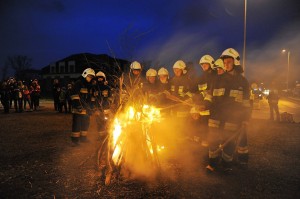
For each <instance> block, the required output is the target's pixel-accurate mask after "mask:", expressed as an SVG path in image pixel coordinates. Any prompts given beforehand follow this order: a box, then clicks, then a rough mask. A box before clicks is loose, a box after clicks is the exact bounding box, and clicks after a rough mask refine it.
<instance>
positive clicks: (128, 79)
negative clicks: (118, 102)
mask: <svg viewBox="0 0 300 199" xmlns="http://www.w3.org/2000/svg"><path fill="white" fill-rule="evenodd" d="M144 83H145V79H144V78H143V76H142V66H141V64H140V63H139V62H137V61H134V62H132V63H131V64H130V72H129V73H128V74H127V75H125V77H124V86H125V89H126V90H127V91H129V92H130V91H132V92H133V91H134V90H135V89H137V88H142V87H143V84H144Z"/></svg>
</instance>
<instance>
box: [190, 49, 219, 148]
mask: <svg viewBox="0 0 300 199" xmlns="http://www.w3.org/2000/svg"><path fill="white" fill-rule="evenodd" d="M214 61H215V60H214V58H213V57H212V56H210V55H204V56H202V57H201V59H200V60H199V65H200V66H201V68H202V75H201V76H200V77H199V78H198V80H197V81H196V82H197V84H196V86H197V87H196V88H195V87H194V92H195V93H196V94H195V95H194V97H193V100H194V102H195V103H196V104H198V105H200V106H204V105H205V104H204V102H205V101H204V99H205V97H206V95H207V92H208V91H209V89H210V87H211V83H212V81H213V79H214V78H215V76H216V71H215V70H214V68H213V67H214ZM209 115H210V112H209V110H208V109H203V108H201V111H200V116H201V117H200V120H199V122H200V123H201V129H202V131H201V135H200V138H201V145H202V146H204V147H207V146H208V142H207V135H208V118H209Z"/></svg>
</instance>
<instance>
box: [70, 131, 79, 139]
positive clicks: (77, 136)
mask: <svg viewBox="0 0 300 199" xmlns="http://www.w3.org/2000/svg"><path fill="white" fill-rule="evenodd" d="M71 137H73V138H79V137H80V132H72V133H71Z"/></svg>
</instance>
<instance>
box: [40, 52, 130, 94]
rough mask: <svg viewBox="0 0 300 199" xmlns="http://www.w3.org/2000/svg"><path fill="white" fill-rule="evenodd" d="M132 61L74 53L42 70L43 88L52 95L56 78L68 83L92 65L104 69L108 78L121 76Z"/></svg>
mask: <svg viewBox="0 0 300 199" xmlns="http://www.w3.org/2000/svg"><path fill="white" fill-rule="evenodd" d="M129 65H130V62H128V61H126V60H122V59H117V58H112V57H110V56H108V55H106V54H99V55H96V54H91V53H80V54H74V55H71V56H69V57H66V58H64V59H61V60H59V61H57V62H54V63H51V64H49V65H48V66H46V67H44V68H42V70H41V88H42V94H44V96H51V95H49V93H52V84H53V80H54V79H58V80H59V81H60V84H61V85H63V86H64V85H67V83H70V82H72V81H75V80H76V79H77V78H78V77H80V76H81V74H82V72H83V71H84V69H86V68H88V67H90V68H93V69H94V70H95V71H96V72H98V71H103V72H104V73H105V74H106V75H107V78H108V80H110V79H112V77H119V76H120V75H121V74H122V72H123V71H127V69H128V68H129Z"/></svg>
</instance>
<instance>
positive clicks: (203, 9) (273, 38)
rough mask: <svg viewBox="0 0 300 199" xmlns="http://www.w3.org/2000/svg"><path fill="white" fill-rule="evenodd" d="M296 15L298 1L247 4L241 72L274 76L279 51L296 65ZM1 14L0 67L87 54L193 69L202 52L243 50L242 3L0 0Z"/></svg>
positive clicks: (223, 0) (36, 64)
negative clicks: (16, 60)
mask: <svg viewBox="0 0 300 199" xmlns="http://www.w3.org/2000/svg"><path fill="white" fill-rule="evenodd" d="M299 13H300V6H299V3H298V1H296V0H248V4H247V55H246V58H247V59H246V67H247V68H246V74H247V75H250V76H251V75H253V74H254V73H256V72H255V70H254V69H256V68H260V67H261V66H262V65H264V67H263V68H267V70H266V71H267V72H266V74H270V73H272V74H273V73H274V72H278V71H279V72H280V70H281V69H282V66H281V65H284V64H286V58H285V57H284V56H285V55H283V54H282V53H281V50H282V49H283V48H287V49H289V50H290V51H291V64H293V66H294V68H295V67H296V66H297V67H299V65H300V58H299V57H300V56H299V55H300V47H299V45H300V31H299V27H300V23H299V21H300V14H299ZM0 15H1V17H0V25H1V31H0V66H3V65H4V63H5V59H6V57H7V56H12V55H27V56H29V57H31V58H32V59H33V68H36V69H39V68H42V67H44V66H46V65H48V64H49V63H51V62H54V61H57V60H59V59H62V58H64V57H67V56H69V55H71V54H75V53H84V52H89V53H96V54H102V53H105V54H108V55H110V56H116V57H118V58H124V59H128V60H129V61H133V60H138V61H147V60H151V61H152V63H153V65H155V67H157V66H158V65H166V66H167V67H169V68H170V67H171V66H172V64H173V63H174V62H175V61H176V60H177V59H183V60H184V61H192V62H194V64H195V65H196V64H197V63H198V60H199V59H200V57H201V56H202V55H204V54H211V55H212V56H213V57H215V58H217V57H218V56H220V54H221V53H222V51H223V50H224V49H226V48H228V47H233V48H236V49H237V50H238V51H239V52H240V54H241V55H242V49H243V27H244V0H198V1H196V0H184V1H181V0H173V1H171V0H170V1H166V0H159V1H156V0H151V1H137V0H127V1H125V0H124V1H116V0H110V1H101V0H90V1H83V0H81V1H79V0H63V1H59V0H26V1H23V0H6V1H4V0H2V1H1V3H0ZM298 70H299V68H298ZM298 70H297V71H298ZM298 72H299V71H298Z"/></svg>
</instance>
